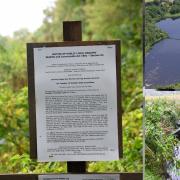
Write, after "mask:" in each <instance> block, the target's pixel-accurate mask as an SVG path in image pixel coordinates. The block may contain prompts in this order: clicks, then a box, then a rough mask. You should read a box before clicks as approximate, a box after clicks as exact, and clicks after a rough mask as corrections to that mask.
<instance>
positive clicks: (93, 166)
mask: <svg viewBox="0 0 180 180" xmlns="http://www.w3.org/2000/svg"><path fill="white" fill-rule="evenodd" d="M132 119H133V122H132V121H131V120H132ZM137 127H142V111H141V110H140V109H137V110H135V111H132V112H129V113H127V114H125V115H124V116H123V148H124V149H123V151H124V152H123V156H124V158H123V159H121V160H120V161H113V162H96V163H95V162H92V163H90V164H89V168H88V170H89V172H139V171H140V169H141V168H142V132H141V130H140V128H137Z"/></svg>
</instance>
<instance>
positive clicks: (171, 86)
mask: <svg viewBox="0 0 180 180" xmlns="http://www.w3.org/2000/svg"><path fill="white" fill-rule="evenodd" d="M156 89H157V90H164V91H165V90H167V91H175V90H180V83H175V84H169V85H166V86H157V87H156Z"/></svg>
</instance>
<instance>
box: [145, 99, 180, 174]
mask: <svg viewBox="0 0 180 180" xmlns="http://www.w3.org/2000/svg"><path fill="white" fill-rule="evenodd" d="M179 115H180V111H179V109H178V107H177V106H176V104H175V102H170V101H165V100H162V99H157V100H149V101H146V106H145V127H146V131H145V144H146V147H145V157H146V158H145V161H146V169H147V170H148V172H151V173H152V174H154V175H156V176H160V177H163V176H164V175H165V174H166V163H167V162H172V163H173V164H175V163H176V160H175V158H174V157H173V152H174V146H175V145H176V144H177V139H176V138H175V137H174V136H173V135H172V134H171V132H172V131H173V130H174V129H175V121H176V120H177V119H178V118H179Z"/></svg>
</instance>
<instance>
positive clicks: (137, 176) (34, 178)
mask: <svg viewBox="0 0 180 180" xmlns="http://www.w3.org/2000/svg"><path fill="white" fill-rule="evenodd" d="M95 174H97V173H95ZM107 174H108V173H107ZM116 174H120V180H130V179H133V180H142V179H143V174H142V173H116ZM43 175H45V174H43ZM46 175H47V174H46ZM56 175H59V174H56ZM0 179H2V180H38V174H8V175H7V174H4V175H3V174H2V175H0Z"/></svg>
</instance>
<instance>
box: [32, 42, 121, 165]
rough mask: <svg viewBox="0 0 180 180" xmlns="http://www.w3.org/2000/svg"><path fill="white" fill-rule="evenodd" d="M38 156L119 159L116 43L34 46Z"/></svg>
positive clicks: (76, 158) (56, 158)
mask: <svg viewBox="0 0 180 180" xmlns="http://www.w3.org/2000/svg"><path fill="white" fill-rule="evenodd" d="M34 73H35V98H36V127H37V157H38V161H40V162H46V161H108V160H117V159H119V147H118V146H119V145H118V126H117V124H118V120H117V119H118V118H117V87H116V86H117V81H116V47H115V45H93V46H92V45H88V46H71V47H70V46H68V47H43V48H34Z"/></svg>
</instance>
